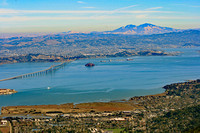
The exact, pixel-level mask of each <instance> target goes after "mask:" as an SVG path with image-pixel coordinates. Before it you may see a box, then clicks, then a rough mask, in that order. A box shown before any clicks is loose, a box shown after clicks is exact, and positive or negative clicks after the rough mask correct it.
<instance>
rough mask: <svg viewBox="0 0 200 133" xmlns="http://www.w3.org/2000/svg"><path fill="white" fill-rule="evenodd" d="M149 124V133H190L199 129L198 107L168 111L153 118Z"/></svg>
mask: <svg viewBox="0 0 200 133" xmlns="http://www.w3.org/2000/svg"><path fill="white" fill-rule="evenodd" d="M149 123H151V124H150V127H149V128H150V131H151V132H154V131H156V130H158V129H159V128H160V127H161V129H160V130H159V131H160V132H172V131H180V132H192V131H195V130H199V129H200V126H199V125H200V105H197V106H193V107H187V108H184V109H180V110H176V111H170V112H168V113H166V114H164V116H160V117H157V118H153V119H152V120H151V121H150V122H149Z"/></svg>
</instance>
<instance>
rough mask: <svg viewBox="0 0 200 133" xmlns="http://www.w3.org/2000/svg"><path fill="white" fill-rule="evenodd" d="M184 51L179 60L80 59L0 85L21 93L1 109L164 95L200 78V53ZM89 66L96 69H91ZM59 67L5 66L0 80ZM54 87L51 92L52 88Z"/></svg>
mask: <svg viewBox="0 0 200 133" xmlns="http://www.w3.org/2000/svg"><path fill="white" fill-rule="evenodd" d="M166 50H167V51H182V52H184V53H183V54H180V55H179V56H148V57H143V56H140V57H139V56H135V57H131V58H133V59H134V60H133V61H117V60H116V59H125V58H111V59H112V60H113V61H112V62H100V61H101V60H106V61H108V60H109V59H106V58H105V59H88V60H78V61H74V62H71V63H69V64H68V65H66V66H65V67H64V68H62V69H59V70H57V71H56V72H55V73H52V74H48V75H44V76H40V77H32V78H26V79H16V80H9V81H3V82H0V88H11V89H15V90H17V91H18V93H16V94H13V95H6V96H0V107H2V106H8V105H36V104H62V103H69V102H73V103H80V102H94V101H110V100H119V99H128V98H130V97H133V96H139V95H149V94H157V93H161V92H164V89H162V87H163V86H164V85H166V84H170V83H174V82H181V81H185V80H189V79H197V78H200V70H199V69H200V53H199V52H198V51H197V50H200V48H198V49H166ZM88 62H92V63H95V64H96V66H95V67H92V68H87V67H85V66H84V65H85V64H86V63H88ZM52 64H56V63H17V64H5V65H0V79H3V78H8V77H12V76H16V75H20V74H25V73H29V72H34V71H38V70H42V69H45V68H48V67H50V66H51V65H52ZM48 87H50V88H51V89H50V90H48V89H47V88H48Z"/></svg>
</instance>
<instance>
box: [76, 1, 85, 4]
mask: <svg viewBox="0 0 200 133" xmlns="http://www.w3.org/2000/svg"><path fill="white" fill-rule="evenodd" d="M77 3H79V4H85V2H83V1H77Z"/></svg>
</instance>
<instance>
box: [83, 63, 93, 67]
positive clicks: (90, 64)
mask: <svg viewBox="0 0 200 133" xmlns="http://www.w3.org/2000/svg"><path fill="white" fill-rule="evenodd" d="M85 66H86V67H93V66H95V64H93V63H87V64H85Z"/></svg>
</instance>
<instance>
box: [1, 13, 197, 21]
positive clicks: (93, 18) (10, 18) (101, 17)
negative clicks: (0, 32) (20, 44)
mask: <svg viewBox="0 0 200 133" xmlns="http://www.w3.org/2000/svg"><path fill="white" fill-rule="evenodd" d="M127 17H129V18H130V17H131V18H136V19H148V18H150V19H163V20H165V19H166V20H169V19H172V20H174V19H176V20H188V19H190V20H192V19H193V20H200V17H195V16H193V17H176V16H169V17H163V16H154V17H152V16H147V15H136V16H135V15H122V16H89V17H87V16H85V17H64V16H62V17H33V16H31V17H27V16H17V17H0V22H24V21H47V20H52V21H53V20H56V21H57V20H103V19H123V18H127Z"/></svg>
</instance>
